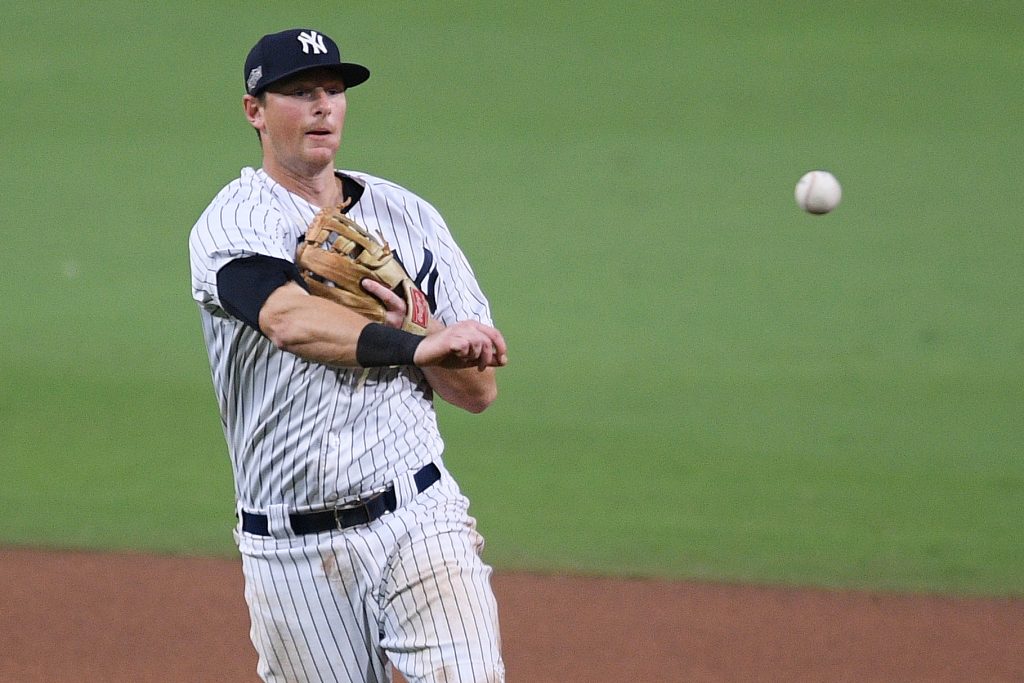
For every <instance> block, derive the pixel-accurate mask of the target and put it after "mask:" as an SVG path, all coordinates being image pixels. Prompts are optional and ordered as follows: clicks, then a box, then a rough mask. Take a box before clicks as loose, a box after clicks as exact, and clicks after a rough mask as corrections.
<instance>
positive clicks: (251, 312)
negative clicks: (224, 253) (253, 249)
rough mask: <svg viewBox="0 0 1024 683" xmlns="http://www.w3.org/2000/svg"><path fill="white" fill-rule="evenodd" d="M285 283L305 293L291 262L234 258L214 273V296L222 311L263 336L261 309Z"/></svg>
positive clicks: (255, 257) (260, 255)
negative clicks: (217, 298) (295, 283)
mask: <svg viewBox="0 0 1024 683" xmlns="http://www.w3.org/2000/svg"><path fill="white" fill-rule="evenodd" d="M288 282H297V283H299V284H300V285H302V287H303V288H304V289H307V290H308V288H307V287H306V283H305V282H303V281H302V276H301V275H300V274H299V269H298V268H296V267H295V264H294V263H292V262H290V261H286V260H284V259H279V258H274V257H273V256H264V255H262V254H255V255H253V256H248V257H245V258H238V259H235V260H234V261H231V262H229V263H227V264H226V265H224V266H222V267H221V269H220V270H218V271H217V294H218V296H219V297H220V303H221V305H222V306H223V307H224V310H225V311H227V312H228V313H229V314H231V315H233V316H234V317H236V318H238V319H239V320H241V321H242V322H243V323H245V324H246V325H248V326H249V327H251V328H253V329H254V330H256V331H257V332H260V333H261V334H262V330H260V309H261V308H263V304H265V303H266V301H267V298H268V297H269V296H270V295H271V294H272V293H273V291H274V290H275V289H277V288H278V287H280V286H281V285H283V284H286V283H288Z"/></svg>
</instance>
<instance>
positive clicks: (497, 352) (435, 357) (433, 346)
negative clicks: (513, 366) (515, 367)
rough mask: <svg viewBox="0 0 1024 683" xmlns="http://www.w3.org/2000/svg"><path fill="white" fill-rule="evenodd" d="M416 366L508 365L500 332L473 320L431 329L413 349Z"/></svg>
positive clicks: (506, 352) (470, 366)
mask: <svg viewBox="0 0 1024 683" xmlns="http://www.w3.org/2000/svg"><path fill="white" fill-rule="evenodd" d="M414 362H415V363H416V365H419V366H431V365H436V366H440V367H443V368H472V367H476V368H478V369H479V370H484V369H486V368H500V367H502V366H504V365H507V364H508V346H507V345H506V344H505V338H504V337H502V336H501V332H499V331H498V330H496V329H494V328H493V327H490V326H488V325H484V324H483V323H480V322H477V321H475V320H464V321H462V322H458V323H455V324H454V325H452V326H450V327H442V328H440V329H437V330H436V331H432V332H430V333H428V334H427V336H426V337H424V338H423V341H422V342H420V345H419V346H418V347H417V348H416V355H415V358H414Z"/></svg>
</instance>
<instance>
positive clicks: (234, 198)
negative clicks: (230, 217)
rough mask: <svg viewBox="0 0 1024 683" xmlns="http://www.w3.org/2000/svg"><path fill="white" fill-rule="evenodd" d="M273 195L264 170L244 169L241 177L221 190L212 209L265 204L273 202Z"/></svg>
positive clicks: (212, 203)
mask: <svg viewBox="0 0 1024 683" xmlns="http://www.w3.org/2000/svg"><path fill="white" fill-rule="evenodd" d="M271 197H272V193H271V190H270V188H269V187H268V184H267V179H266V174H265V172H264V171H263V170H262V169H254V168H250V167H246V168H243V169H242V170H241V172H240V173H239V176H238V177H237V178H235V179H234V180H232V181H231V182H229V183H228V184H227V185H225V186H224V187H223V188H221V190H220V192H218V193H217V195H216V196H215V197H214V198H213V201H211V202H210V207H223V206H232V205H242V204H251V205H256V204H264V203H268V202H269V201H270V200H271Z"/></svg>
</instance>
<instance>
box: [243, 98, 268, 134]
mask: <svg viewBox="0 0 1024 683" xmlns="http://www.w3.org/2000/svg"><path fill="white" fill-rule="evenodd" d="M242 109H243V110H244V111H245V118H247V119H248V120H249V123H250V124H252V127H253V128H255V129H256V130H257V131H259V130H262V129H263V102H262V101H261V100H260V98H258V97H253V96H252V95H243V96H242Z"/></svg>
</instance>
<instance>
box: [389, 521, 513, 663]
mask: <svg viewBox="0 0 1024 683" xmlns="http://www.w3.org/2000/svg"><path fill="white" fill-rule="evenodd" d="M482 546H483V541H482V539H481V537H480V535H479V534H478V533H477V531H476V529H475V528H474V525H473V523H472V520H469V519H468V518H467V520H466V521H465V522H464V523H452V524H445V525H439V526H436V527H433V526H430V525H427V527H426V528H425V530H424V532H423V533H422V534H417V535H415V536H414V537H413V538H410V539H407V542H405V543H402V544H401V547H400V549H399V550H398V552H397V553H396V555H395V556H394V558H393V560H392V563H391V565H390V566H389V571H388V575H387V577H386V581H385V595H384V597H385V601H384V604H383V610H384V613H383V638H382V640H381V645H382V647H383V648H384V649H385V650H386V651H387V652H388V655H389V657H390V658H391V659H392V661H393V662H394V664H395V666H396V667H397V668H398V669H399V670H400V671H401V672H402V673H403V674H404V675H405V677H406V678H407V679H408V680H409V681H410V683H428V682H430V683H432V682H434V681H445V682H446V683H456V682H458V683H466V682H470V681H472V682H474V683H476V682H481V683H484V682H486V683H493V682H495V681H503V680H504V667H503V664H502V660H501V642H500V636H499V630H498V608H497V603H496V601H495V598H494V592H493V590H492V588H491V573H492V571H491V568H490V567H489V566H487V565H486V564H485V563H484V562H483V560H482V559H481V557H480V550H481V549H482Z"/></svg>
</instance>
